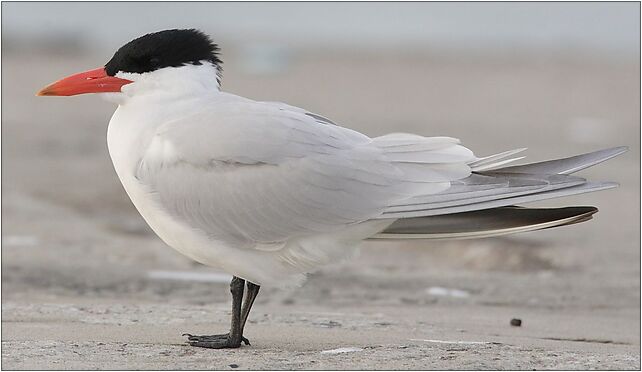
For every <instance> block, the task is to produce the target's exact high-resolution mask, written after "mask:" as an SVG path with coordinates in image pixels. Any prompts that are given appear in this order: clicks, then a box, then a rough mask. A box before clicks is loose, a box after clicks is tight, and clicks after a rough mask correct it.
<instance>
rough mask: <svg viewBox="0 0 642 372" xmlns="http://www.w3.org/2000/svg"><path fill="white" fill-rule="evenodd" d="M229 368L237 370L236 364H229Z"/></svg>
mask: <svg viewBox="0 0 642 372" xmlns="http://www.w3.org/2000/svg"><path fill="white" fill-rule="evenodd" d="M230 368H239V365H238V364H230Z"/></svg>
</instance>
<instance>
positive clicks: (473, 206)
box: [379, 182, 618, 218]
mask: <svg viewBox="0 0 642 372" xmlns="http://www.w3.org/2000/svg"><path fill="white" fill-rule="evenodd" d="M617 186H618V184H617V183H615V182H586V183H583V184H581V185H578V186H572V187H567V188H563V189H559V190H553V191H546V192H541V193H536V194H529V195H521V196H515V197H508V198H504V199H496V200H490V201H483V202H479V203H470V204H466V205H460V206H455V207H447V208H435V209H423V210H415V211H410V212H389V213H383V214H382V215H381V216H379V218H409V217H422V216H437V215H442V214H450V213H460V212H468V211H475V210H482V209H490V208H497V207H504V206H509V205H514V204H519V203H530V202H535V201H539V200H545V199H552V198H558V197H562V196H569V195H575V194H583V193H587V192H593V191H600V190H606V189H610V188H613V187H617Z"/></svg>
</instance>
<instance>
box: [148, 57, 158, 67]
mask: <svg viewBox="0 0 642 372" xmlns="http://www.w3.org/2000/svg"><path fill="white" fill-rule="evenodd" d="M149 64H150V65H152V66H158V65H160V58H158V57H152V58H150V59H149Z"/></svg>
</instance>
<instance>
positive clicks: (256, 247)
mask: <svg viewBox="0 0 642 372" xmlns="http://www.w3.org/2000/svg"><path fill="white" fill-rule="evenodd" d="M215 76H216V74H215V67H214V66H212V65H211V64H208V63H204V64H202V65H188V66H184V67H181V68H174V69H161V70H157V71H153V72H148V73H145V74H142V75H139V74H132V73H127V74H124V73H121V74H120V77H123V78H127V79H129V80H132V81H134V82H135V83H134V84H130V85H126V86H124V87H123V88H122V92H123V93H121V94H116V95H111V94H110V95H108V98H109V99H112V100H117V102H119V104H120V105H119V108H118V110H117V111H116V113H115V114H114V116H113V118H112V120H111V122H110V125H109V131H108V142H109V150H110V154H111V156H112V159H113V162H114V166H115V168H116V171H117V173H118V176H119V177H120V179H121V181H122V183H123V185H124V187H125V189H126V190H127V193H128V194H129V196H130V198H131V199H132V201H133V203H134V204H135V205H136V207H137V208H138V210H139V212H140V213H141V215H142V216H143V217H144V218H145V220H146V221H147V222H148V223H149V225H150V226H151V228H152V229H153V230H154V231H155V232H156V233H157V234H158V235H159V236H160V237H161V238H162V239H163V240H164V241H165V242H166V243H167V244H169V245H170V246H172V247H173V248H175V249H177V250H178V251H180V252H182V253H183V254H185V255H187V256H189V257H191V258H193V259H195V260H197V261H199V262H202V263H204V264H206V265H209V266H215V267H220V268H222V269H224V270H226V271H228V272H230V273H231V274H233V275H236V276H239V277H241V278H244V279H246V280H249V281H251V282H253V283H257V284H261V285H265V284H276V285H284V284H291V283H296V282H300V280H301V279H302V278H303V275H304V274H305V273H308V272H311V271H313V270H315V269H317V268H318V267H320V266H322V265H324V264H327V263H331V262H334V261H337V260H340V259H342V258H345V257H347V256H350V255H351V254H353V252H354V249H355V248H356V247H357V246H358V243H359V242H360V241H362V240H363V239H366V238H369V237H372V236H374V235H375V234H377V233H379V232H381V231H382V230H384V229H385V228H386V227H388V226H389V225H390V224H392V223H393V222H394V221H395V220H396V219H397V218H408V217H417V216H428V215H435V214H447V213H454V212H460V211H467V210H476V209H484V208H488V207H489V206H487V205H491V204H492V205H495V204H497V206H501V205H510V204H512V200H513V199H510V198H514V197H518V196H523V195H530V194H533V193H539V192H543V191H546V192H551V191H554V190H557V189H568V188H569V187H572V186H577V185H583V184H584V183H585V182H584V180H583V179H580V178H577V177H573V176H546V177H541V176H540V177H530V178H529V177H525V176H519V175H515V174H514V175H512V176H507V175H504V174H499V175H492V174H490V173H487V174H486V175H481V174H474V175H473V176H471V172H472V170H477V171H482V170H488V169H491V168H496V167H499V166H500V165H503V164H504V163H505V162H507V161H511V160H515V159H508V160H505V159H506V158H507V157H510V156H512V155H514V154H515V153H517V152H519V151H522V150H523V149H520V150H513V151H508V152H505V153H501V154H497V155H495V156H490V157H486V158H477V157H476V156H475V155H474V154H473V153H472V152H471V151H470V150H468V149H467V148H465V147H463V146H461V145H460V144H459V141H458V140H457V139H454V138H449V137H423V136H419V135H413V134H404V133H395V134H389V135H385V136H382V137H377V138H369V137H368V136H366V135H364V134H361V133H358V132H355V131H353V130H350V129H347V128H343V127H341V126H338V125H335V124H334V123H332V122H331V121H330V120H328V119H326V118H324V117H322V116H319V115H316V114H313V113H309V112H307V111H305V110H303V109H300V108H296V107H293V106H289V105H286V104H282V103H274V102H256V101H252V100H249V99H246V98H242V97H238V96H235V95H231V94H227V93H223V92H220V91H219V89H218V83H217V82H216V80H215ZM167 86H171V87H172V88H171V89H163V88H164V87H167ZM213 88H214V89H213ZM170 102H171V104H170ZM469 176H470V177H469ZM556 177H557V178H556ZM578 192H581V190H579V191H578ZM545 197H546V196H545ZM498 200H499V202H498ZM485 203H486V204H485ZM489 203H490V204H489ZM493 203H495V204H493ZM471 206H472V207H471Z"/></svg>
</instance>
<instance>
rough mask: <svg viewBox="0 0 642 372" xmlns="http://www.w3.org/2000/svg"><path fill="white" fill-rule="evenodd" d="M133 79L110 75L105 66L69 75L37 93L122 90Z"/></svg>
mask: <svg viewBox="0 0 642 372" xmlns="http://www.w3.org/2000/svg"><path fill="white" fill-rule="evenodd" d="M129 83H132V81H131V80H127V79H120V78H117V77H114V76H109V75H107V73H106V72H105V68H104V67H99V68H97V69H94V70H89V71H85V72H81V73H78V74H74V75H71V76H67V77H66V78H64V79H61V80H58V81H56V82H55V83H52V84H49V85H47V86H46V87H44V88H42V90H41V91H39V92H38V93H36V95H37V96H75V95H77V94H85V93H107V92H120V88H122V87H123V85H127V84H129Z"/></svg>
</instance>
